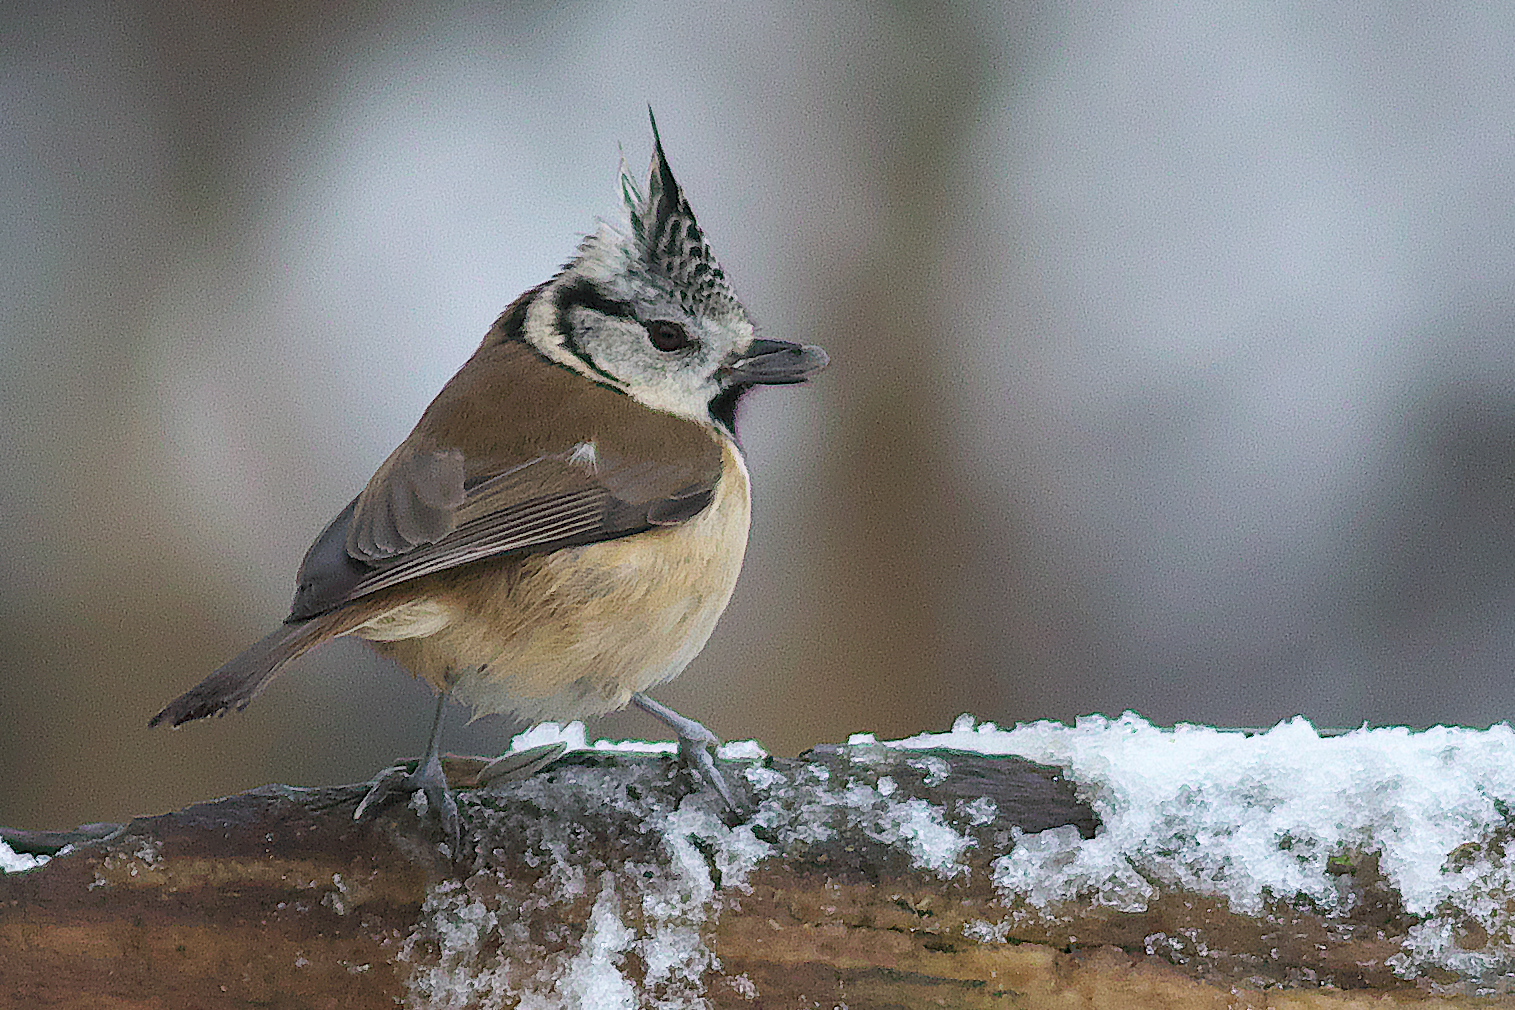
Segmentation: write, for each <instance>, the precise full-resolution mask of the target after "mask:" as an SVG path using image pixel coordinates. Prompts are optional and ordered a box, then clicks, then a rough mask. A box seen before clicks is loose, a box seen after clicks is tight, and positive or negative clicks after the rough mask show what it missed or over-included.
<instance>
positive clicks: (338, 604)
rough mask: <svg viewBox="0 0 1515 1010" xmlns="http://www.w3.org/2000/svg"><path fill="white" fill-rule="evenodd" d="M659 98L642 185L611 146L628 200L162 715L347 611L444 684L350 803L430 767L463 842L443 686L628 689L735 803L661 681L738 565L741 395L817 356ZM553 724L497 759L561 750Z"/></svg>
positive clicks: (743, 501) (353, 631) (374, 642)
mask: <svg viewBox="0 0 1515 1010" xmlns="http://www.w3.org/2000/svg"><path fill="white" fill-rule="evenodd" d="M648 117H649V120H650V121H651V126H652V140H653V153H652V164H651V167H650V169H649V171H648V174H647V177H646V183H645V187H643V186H638V185H637V183H636V180H635V179H634V178H633V175H632V173H631V171H630V170H629V169H628V168H627V165H626V161H625V158H624V156H623V157H622V159H621V167H620V172H619V179H618V182H619V186H618V188H619V191H620V197H621V203H622V204H623V209H624V212H625V214H624V220H622V221H619V222H617V223H615V224H612V223H610V222H606V221H603V220H602V221H600V222H599V223H598V226H597V228H596V229H595V230H593V231H591V232H590V233H588V234H587V235H586V236H585V237H584V239H583V240H582V241H581V242H580V244H579V246H578V248H577V250H576V252H575V254H574V255H573V257H572V258H571V259H570V260H569V261H568V262H567V263H566V264H565V265H563V266H562V267H561V268H560V269H559V270H558V272H557V273H556V274H555V275H554V276H553V277H551V279H549V280H547V281H545V282H544V283H541V284H539V285H537V286H536V287H533V288H531V289H530V290H528V291H526V292H525V293H524V294H522V295H520V296H519V297H518V298H516V299H515V301H513V302H512V303H511V304H510V305H509V307H507V308H506V309H505V311H504V312H503V313H502V314H501V315H500V316H499V318H498V319H496V320H495V322H494V324H493V325H492V326H491V327H490V328H489V331H488V332H487V333H486V334H485V336H484V339H483V342H482V343H481V344H480V345H479V347H478V349H477V350H476V351H475V352H474V354H473V355H472V357H470V358H469V359H468V360H467V361H466V362H465V363H464V364H463V366H462V367H461V368H460V369H459V370H458V371H457V373H456V374H455V375H454V376H453V377H452V378H451V379H450V380H449V381H448V382H447V383H446V384H445V385H444V386H443V388H442V390H441V391H440V392H439V393H438V394H437V396H436V398H435V399H434V400H433V401H432V402H431V404H430V405H429V406H428V407H427V408H426V410H425V411H424V412H423V413H422V415H421V418H420V420H419V421H418V422H417V423H416V426H415V428H414V429H413V430H412V431H411V432H410V434H409V435H408V436H407V437H406V438H405V440H404V441H403V442H401V443H400V445H399V446H398V447H397V448H396V449H395V450H394V451H393V452H392V453H391V454H390V455H389V457H388V458H387V459H386V460H384V462H383V463H382V464H381V465H380V466H379V468H378V470H377V471H376V472H375V473H374V475H373V477H372V478H371V479H370V480H369V481H368V483H367V485H366V486H365V487H364V488H363V489H362V491H361V492H359V493H358V495H357V496H356V497H355V498H354V499H353V500H352V501H351V502H349V503H348V505H347V507H346V508H344V509H343V510H342V511H341V512H339V513H338V514H337V516H336V518H334V519H333V520H332V521H331V522H330V523H329V524H328V525H327V526H326V528H325V529H324V530H322V531H321V533H320V535H319V536H317V537H316V539H315V541H314V543H312V544H311V547H310V549H309V551H308V552H307V553H306V555H305V557H304V560H303V561H302V562H301V564H300V567H299V570H298V572H297V574H296V578H295V581H296V589H295V594H294V600H293V602H292V604H291V606H290V611H289V615H288V616H287V617H286V618H285V619H284V621H283V623H282V624H281V625H280V626H279V627H278V628H276V629H275V630H274V631H272V632H271V633H269V634H268V635H267V636H265V637H264V638H263V639H261V640H260V641H258V642H257V643H255V644H254V645H252V646H251V647H249V648H248V649H246V650H245V651H244V652H242V653H241V654H240V655H238V656H236V657H235V658H233V659H232V660H230V661H229V662H227V663H226V664H225V665H223V666H222V667H220V668H219V669H218V670H216V671H215V672H214V673H212V674H211V675H210V676H208V677H206V678H205V679H204V680H203V681H202V682H200V683H199V684H198V685H197V686H195V687H193V688H191V689H190V690H189V691H187V692H185V693H184V694H183V695H181V696H180V697H178V698H177V699H175V700H174V701H172V702H170V703H169V704H168V705H167V706H166V707H165V708H164V709H163V710H162V711H161V712H159V713H158V714H157V715H155V716H153V717H152V719H151V721H150V722H149V725H150V726H157V725H159V724H162V723H167V724H169V725H170V726H179V725H182V724H183V723H186V722H190V721H192V720H196V719H201V718H205V717H207V716H211V715H223V714H225V713H226V712H227V711H228V710H231V709H236V710H238V711H240V710H242V709H244V708H246V707H247V705H248V703H249V702H251V701H252V700H253V699H254V698H256V697H257V696H258V695H259V694H260V693H261V692H262V691H263V690H264V689H265V688H266V687H268V685H269V682H270V681H272V680H273V678H274V677H275V676H276V675H277V674H278V673H279V672H280V671H281V670H282V669H283V668H284V667H285V666H286V665H288V664H289V663H290V662H291V661H293V660H295V659H297V658H299V657H300V656H302V655H304V654H305V653H307V652H309V651H310V650H312V649H314V648H316V647H317V646H319V645H322V644H323V643H325V642H328V641H331V640H332V639H335V638H341V637H346V636H350V637H355V638H358V639H361V640H363V641H365V642H367V643H368V644H369V645H371V646H372V647H373V649H375V650H376V651H377V652H379V653H380V654H381V655H384V656H387V657H390V658H392V659H394V660H396V661H398V663H399V664H400V665H401V666H403V667H405V668H406V669H408V670H409V671H410V672H411V673H412V674H414V675H415V676H416V677H418V678H420V679H423V680H425V681H426V682H427V683H428V684H430V685H431V687H432V688H434V689H435V691H436V692H437V704H436V709H435V713H434V716H433V720H432V726H431V732H430V736H429V739H428V742H427V745H426V751H425V754H424V756H423V757H422V758H421V760H420V762H419V763H418V764H417V765H416V767H415V768H414V770H409V769H408V768H407V767H406V766H396V767H394V768H390V769H386V770H385V771H384V772H382V773H380V775H379V776H377V777H376V778H375V780H374V781H373V783H372V785H371V787H370V789H369V791H368V793H367V795H366V796H365V797H364V798H363V800H362V802H360V803H359V805H358V807H357V810H356V812H355V816H356V817H359V818H362V817H365V816H368V815H370V814H372V813H373V812H374V811H376V810H378V809H381V808H382V807H383V806H386V805H388V804H389V803H391V802H394V801H396V800H397V799H400V798H404V797H409V796H412V795H414V794H415V793H418V792H419V793H420V794H422V795H423V796H424V797H425V799H426V809H427V810H428V811H429V812H430V814H431V816H432V817H434V818H435V819H436V820H437V821H438V822H439V823H440V826H441V828H442V830H443V832H444V833H445V834H446V836H447V840H448V842H449V844H450V845H451V846H452V850H453V852H454V853H456V852H458V851H459V850H458V843H459V836H460V822H459V811H458V805H457V801H456V798H455V797H454V796H453V794H452V792H451V790H450V789H449V788H448V784H447V780H446V776H445V774H444V771H443V767H442V763H441V735H442V734H441V725H442V713H443V711H444V708H445V706H446V705H447V703H448V700H449V699H452V700H455V701H458V702H462V703H464V704H467V705H469V706H471V707H472V709H473V711H474V713H475V715H476V716H478V715H486V714H496V713H498V714H504V715H507V716H513V717H516V718H517V719H522V720H529V721H531V722H540V721H544V720H555V721H565V720H572V719H582V718H587V717H593V716H599V715H604V714H607V713H610V712H613V711H616V710H619V709H621V708H624V707H626V706H627V705H635V706H636V707H638V708H640V709H642V710H644V711H646V712H647V713H649V714H650V715H652V716H654V717H656V718H657V719H659V720H661V721H663V722H664V723H666V724H667V725H668V726H669V727H671V728H672V730H673V731H674V733H675V734H676V735H677V737H678V741H679V753H680V755H681V756H682V757H683V758H684V760H685V761H686V762H687V763H688V764H689V765H690V766H691V767H692V768H693V769H694V770H695V772H696V773H697V774H698V775H699V776H700V778H701V779H703V780H704V782H705V783H706V784H707V785H708V786H709V787H710V788H711V789H713V790H714V791H715V792H716V793H717V794H718V795H719V797H720V799H721V801H722V803H723V804H724V805H725V806H726V807H727V808H728V809H730V810H733V811H735V810H737V808H738V806H739V804H738V802H737V800H736V798H735V796H734V795H733V793H732V791H731V789H730V787H729V784H728V783H727V782H726V781H725V779H724V777H723V776H722V774H721V772H720V770H719V768H718V767H717V766H716V764H715V761H714V749H715V747H716V745H717V744H718V743H719V739H718V738H717V737H716V736H715V734H714V733H712V732H711V731H710V730H708V729H706V728H705V727H704V726H703V725H701V724H700V723H698V722H696V721H694V720H692V719H688V718H685V717H684V716H681V715H679V714H678V713H677V712H674V711H673V710H672V709H670V708H668V707H667V706H665V705H662V704H661V703H659V702H657V701H655V700H653V699H652V698H651V697H649V696H648V695H647V694H646V692H647V691H648V690H650V689H651V688H653V687H655V686H657V685H659V684H662V683H664V682H666V681H668V680H670V679H672V678H673V677H675V676H677V675H678V674H679V673H681V672H682V671H683V670H684V668H685V667H687V666H688V665H689V663H690V662H691V661H692V660H693V659H694V658H695V656H696V655H697V654H698V653H699V652H700V651H701V650H702V649H703V648H704V646H705V643H706V641H707V640H708V639H709V638H710V635H711V633H712V631H713V630H714V628H715V625H716V621H717V619H718V618H719V617H720V616H721V614H722V612H723V611H724V610H725V609H726V605H727V603H728V602H729V601H730V598H731V594H732V590H733V588H734V587H735V585H736V581H737V575H738V572H739V571H740V570H741V566H742V559H743V556H744V554H745V552H746V547H747V537H748V528H749V523H750V515H751V491H750V487H751V485H750V478H749V475H748V470H747V465H746V462H745V460H744V457H743V455H742V451H741V449H740V447H739V444H738V441H737V434H736V418H737V407H738V404H739V403H740V402H741V401H742V399H743V398H744V397H745V396H746V395H747V394H748V393H749V392H750V391H751V390H753V389H754V388H756V387H757V386H764V385H788V384H796V383H803V382H805V381H807V380H808V379H810V378H811V377H812V376H813V375H815V373H817V372H818V371H820V370H821V369H822V368H824V367H825V366H826V365H827V364H828V358H827V355H826V353H825V351H824V350H822V349H821V348H820V347H817V346H815V345H811V344H799V343H792V342H788V341H783V340H776V339H770V338H767V337H760V336H758V335H757V331H756V329H755V328H754V325H753V322H752V319H751V317H750V315H749V314H748V312H747V310H746V309H745V308H744V307H743V305H742V303H741V302H740V301H739V300H738V299H737V297H736V295H735V293H734V292H733V290H732V287H731V284H730V282H729V281H728V279H727V277H726V274H725V272H724V271H723V270H722V268H721V266H720V265H719V263H718V262H717V260H716V258H715V255H714V253H713V252H712V251H711V248H710V245H709V243H708V241H707V239H706V237H705V234H704V232H703V230H702V229H701V228H700V226H699V224H698V223H697V222H696V220H695V216H694V212H693V210H692V209H691V207H690V204H689V200H688V198H687V197H686V196H685V194H684V191H683V189H682V188H681V187H680V185H679V183H678V182H677V180H676V179H675V178H674V175H673V170H672V169H671V168H670V167H669V164H668V159H667V156H666V154H665V153H664V150H663V142H662V138H661V136H660V135H659V133H658V127H657V120H656V118H655V117H653V116H652V110H651V109H649V110H648ZM540 750H542V751H547V753H544V754H536V753H533V754H532V755H530V756H529V757H528V758H526V759H521V758H519V757H518V758H516V759H514V767H513V768H512V767H504V768H503V769H502V771H504V772H510V771H515V772H518V773H522V774H525V773H529V772H532V771H534V770H536V769H537V768H539V767H541V764H542V763H543V762H544V761H545V762H550V760H551V759H554V758H555V757H556V756H557V754H558V753H560V752H561V748H558V749H556V750H549V749H548V748H541V749H540ZM507 757H508V756H507ZM501 761H506V759H501Z"/></svg>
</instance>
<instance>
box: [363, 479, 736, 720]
mask: <svg viewBox="0 0 1515 1010" xmlns="http://www.w3.org/2000/svg"><path fill="white" fill-rule="evenodd" d="M730 451H731V450H729V449H728V452H730ZM732 458H733V460H734V461H735V463H736V465H735V466H734V467H733V466H729V465H728V467H727V469H726V475H725V476H724V477H723V478H722V480H721V484H720V486H719V487H718V488H717V491H716V496H715V498H714V500H713V501H712V502H711V504H710V506H709V507H708V508H707V509H706V510H705V511H704V512H702V513H700V514H699V515H698V516H696V517H695V518H693V519H691V520H689V521H688V522H685V523H683V524H680V525H678V526H672V527H668V528H664V529H656V530H651V531H648V532H645V533H638V534H635V535H633V536H629V537H624V538H622V539H619V540H610V541H606V542H603V543H597V544H589V545H586V546H583V547H572V548H567V549H564V550H559V551H553V552H551V553H548V554H541V555H534V556H531V557H528V558H526V559H523V560H519V561H514V560H513V561H510V562H506V563H502V564H501V565H498V566H491V565H489V564H488V563H483V564H478V565H474V566H471V568H472V569H473V570H472V571H468V572H464V571H462V570H459V572H458V575H457V578H456V579H454V580H449V582H450V584H447V583H444V584H440V585H438V586H437V590H436V591H435V592H433V593H428V595H427V597H426V598H425V599H422V600H413V601H409V602H407V603H406V604H404V605H403V606H402V607H400V608H397V609H396V610H394V611H390V612H388V613H387V614H386V615H385V616H384V618H383V619H382V620H379V619H376V620H375V621H372V622H370V624H369V626H368V627H366V628H364V629H360V630H359V631H358V632H357V634H359V635H362V636H363V637H365V638H369V639H371V640H375V641H374V644H375V647H376V648H378V649H379V650H380V651H381V652H385V653H387V654H390V655H393V656H394V657H395V658H396V659H398V660H399V661H400V662H401V663H402V664H404V665H405V666H407V667H409V668H410V669H411V670H412V672H414V673H416V674H417V675H419V676H423V677H425V678H426V679H427V680H429V681H431V682H432V683H433V684H434V685H435V686H437V687H438V688H439V689H443V688H450V689H451V691H452V694H453V697H455V698H457V699H458V700H460V701H463V702H467V703H468V704H470V705H472V706H473V707H474V709H475V712H476V713H477V714H480V715H484V714H488V713H493V712H499V713H508V714H515V715H519V716H523V717H526V718H529V719H534V720H539V719H573V718H581V717H585V716H593V715H602V714H604V713H606V712H611V711H614V710H615V709H618V708H620V707H622V706H624V705H625V704H626V703H627V701H628V700H629V699H630V697H631V695H632V693H633V692H636V691H642V690H646V689H647V688H649V687H652V686H653V685H655V684H659V683H662V682H663V681H666V680H668V679H670V678H672V677H674V676H676V675H678V674H679V673H680V672H681V671H682V670H683V669H684V667H686V666H688V665H689V663H690V661H691V660H693V659H694V657H695V656H696V655H698V654H699V651H700V650H701V649H702V648H704V646H705V642H706V641H707V640H708V639H709V637H710V634H711V632H712V631H713V630H714V629H715V624H716V621H717V619H718V618H719V617H720V616H721V613H722V611H724V610H725V609H726V604H727V602H728V601H729V600H730V599H731V592H732V590H733V588H735V586H736V579H737V575H738V573H739V572H740V570H741V565H742V556H743V554H744V553H745V552H746V547H747V527H748V521H749V516H750V504H749V495H748V484H747V474H746V471H745V468H743V467H742V465H741V462H740V459H739V458H738V457H735V454H734V453H732ZM439 615H446V616H445V618H444V617H440V616H439ZM407 628H414V630H415V631H416V632H419V633H420V634H419V635H415V636H409V635H405V634H404V631H405V630H406V629H407Z"/></svg>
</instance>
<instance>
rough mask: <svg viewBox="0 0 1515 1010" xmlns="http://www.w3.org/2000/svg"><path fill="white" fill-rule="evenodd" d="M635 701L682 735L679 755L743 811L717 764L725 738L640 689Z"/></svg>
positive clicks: (734, 809) (730, 806)
mask: <svg viewBox="0 0 1515 1010" xmlns="http://www.w3.org/2000/svg"><path fill="white" fill-rule="evenodd" d="M631 702H632V704H634V705H635V706H636V707H637V708H639V709H641V710H642V711H643V712H646V713H647V714H648V715H650V716H652V717H653V718H654V719H657V720H659V721H661V722H663V723H665V724H666V725H667V726H668V727H669V728H671V729H672V730H673V732H674V733H675V734H677V735H678V738H679V756H680V757H681V758H683V759H684V763H685V764H687V765H689V766H690V767H691V768H693V769H694V770H695V772H696V773H697V774H698V775H699V776H700V778H702V779H704V780H705V782H706V783H707V784H708V785H709V786H710V788H712V789H714V790H715V791H716V794H717V795H718V796H720V798H721V800H722V801H723V802H724V803H725V804H726V806H727V808H728V809H729V810H731V812H732V813H735V814H740V813H741V812H742V808H741V807H740V806H738V805H737V802H736V798H735V797H734V796H732V794H731V787H730V786H728V785H727V784H726V777H725V776H724V775H722V774H721V770H720V769H719V768H717V767H716V766H715V749H716V748H717V747H719V746H720V744H721V738H720V737H718V736H716V735H715V734H714V733H712V732H710V730H708V729H706V728H705V727H704V726H702V725H700V724H699V723H697V722H695V721H694V720H693V719H688V718H685V717H684V716H682V715H679V714H678V713H677V712H675V711H674V710H673V709H671V708H669V707H668V706H667V705H664V704H662V703H660V702H656V701H653V700H652V699H651V698H649V697H647V696H646V695H645V694H642V693H641V692H640V691H638V692H637V693H636V694H633V695H632V696H631Z"/></svg>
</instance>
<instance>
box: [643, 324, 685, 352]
mask: <svg viewBox="0 0 1515 1010" xmlns="http://www.w3.org/2000/svg"><path fill="white" fill-rule="evenodd" d="M647 339H648V340H650V341H652V346H653V347H656V348H657V349H658V350H660V351H682V350H683V349H684V348H686V347H688V346H690V345H691V344H693V343H694V338H693V337H691V336H690V335H689V331H688V330H686V329H684V327H682V326H680V325H679V324H678V323H671V322H669V321H668V320H666V319H658V320H654V321H653V322H650V323H648V324H647Z"/></svg>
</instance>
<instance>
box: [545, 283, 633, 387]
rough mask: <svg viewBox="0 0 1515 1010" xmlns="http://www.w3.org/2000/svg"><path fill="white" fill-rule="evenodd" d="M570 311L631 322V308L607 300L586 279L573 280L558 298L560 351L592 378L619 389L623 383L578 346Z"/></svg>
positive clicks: (607, 298)
mask: <svg viewBox="0 0 1515 1010" xmlns="http://www.w3.org/2000/svg"><path fill="white" fill-rule="evenodd" d="M574 309H588V310H589V311H591V312H598V313H600V314H601V315H606V316H613V317H615V318H617V319H632V318H634V316H633V315H632V312H631V306H630V305H628V304H627V303H625V302H620V301H616V300H615V299H614V298H610V297H608V296H607V295H606V294H605V292H603V291H601V290H600V289H599V288H598V287H597V286H596V285H595V283H594V282H593V281H591V280H588V279H580V280H578V281H575V282H574V283H573V284H572V285H570V286H569V287H568V288H567V289H565V290H564V291H563V293H562V294H561V295H559V296H558V332H559V333H561V334H562V335H563V350H564V351H566V352H568V353H569V354H571V355H572V356H573V357H575V358H577V359H578V360H579V361H580V362H581V363H582V364H583V365H584V367H585V368H587V369H588V370H589V372H590V373H591V374H592V375H593V376H594V377H595V378H596V379H598V380H600V381H603V382H608V383H609V384H611V385H612V386H614V387H616V388H617V389H619V388H622V387H623V386H624V385H625V384H624V383H623V382H621V380H620V379H617V378H616V377H615V376H613V375H611V374H610V373H609V372H607V371H605V370H604V369H603V368H601V367H600V366H599V365H598V364H597V363H596V362H595V360H594V359H593V358H592V357H590V356H589V352H588V351H586V350H584V349H583V348H582V347H580V346H579V342H578V339H577V338H576V337H575V336H574V331H573V310H574Z"/></svg>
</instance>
